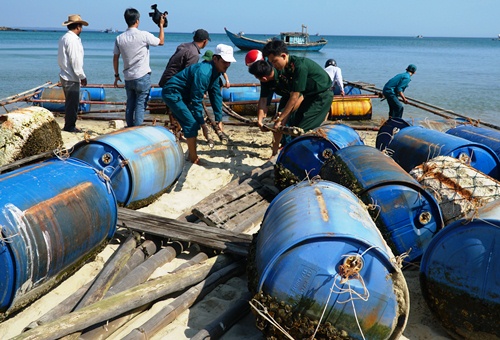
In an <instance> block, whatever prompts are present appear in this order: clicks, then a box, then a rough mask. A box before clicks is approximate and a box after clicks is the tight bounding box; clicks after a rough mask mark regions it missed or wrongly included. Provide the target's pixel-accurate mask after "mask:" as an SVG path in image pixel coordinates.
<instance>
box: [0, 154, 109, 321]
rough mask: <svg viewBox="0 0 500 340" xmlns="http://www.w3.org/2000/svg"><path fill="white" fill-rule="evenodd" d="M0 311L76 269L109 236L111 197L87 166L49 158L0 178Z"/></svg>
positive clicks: (20, 303) (9, 309) (17, 304)
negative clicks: (0, 237)
mask: <svg viewBox="0 0 500 340" xmlns="http://www.w3.org/2000/svg"><path fill="white" fill-rule="evenodd" d="M0 207H1V209H2V211H1V214H0V226H1V231H2V239H1V242H0V246H1V247H0V268H1V270H0V277H1V279H0V282H1V283H0V312H6V311H7V313H11V312H13V311H14V310H16V309H17V308H20V307H22V306H23V305H25V304H26V303H28V302H29V301H31V300H33V299H36V298H37V297H38V295H39V294H41V292H43V291H45V290H48V289H50V288H51V287H52V286H53V285H54V284H56V283H58V280H61V279H62V278H63V277H64V272H65V271H71V270H75V267H78V266H79V264H83V261H84V260H85V258H86V256H88V254H89V253H91V252H92V251H95V250H96V249H98V248H99V247H100V245H101V244H102V243H103V241H105V240H106V239H109V238H111V237H112V236H113V234H114V232H115V229H116V221H117V215H118V212H117V203H116V198H115V196H114V193H113V191H112V190H110V188H109V187H108V186H107V184H106V183H105V182H104V180H103V179H102V177H101V176H99V174H98V173H97V172H96V171H95V170H94V169H93V168H92V167H91V166H90V165H89V164H87V163H85V162H82V161H80V160H77V159H68V160H59V159H57V158H54V159H50V160H48V161H46V162H43V163H38V164H35V165H32V166H27V167H23V168H21V169H19V170H16V171H13V172H10V173H7V174H5V175H1V176H0Z"/></svg>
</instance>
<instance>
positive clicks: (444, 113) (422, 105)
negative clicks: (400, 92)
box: [346, 81, 500, 130]
mask: <svg viewBox="0 0 500 340" xmlns="http://www.w3.org/2000/svg"><path fill="white" fill-rule="evenodd" d="M346 83H347V84H348V85H351V86H354V87H357V88H360V89H362V90H365V91H368V92H372V93H376V94H377V95H378V96H379V97H382V96H383V94H382V90H381V89H379V88H376V87H375V86H373V85H372V84H368V85H365V84H362V83H361V84H360V83H356V82H349V81H346ZM405 97H406V99H407V100H408V104H409V105H411V106H414V107H416V108H419V109H421V110H424V111H427V112H430V113H433V114H435V115H437V116H440V117H443V118H447V119H454V117H458V118H462V119H464V120H466V121H469V122H471V123H472V124H479V123H480V122H479V120H477V119H472V118H470V117H467V116H465V115H462V114H460V113H456V112H454V111H452V110H447V109H444V108H441V107H439V106H435V105H432V104H429V103H426V102H424V101H421V100H417V99H414V98H411V97H408V96H405ZM450 115H451V116H450ZM481 124H483V125H484V126H488V127H490V128H493V129H496V130H500V126H498V125H494V124H490V123H484V122H481Z"/></svg>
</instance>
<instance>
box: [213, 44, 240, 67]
mask: <svg viewBox="0 0 500 340" xmlns="http://www.w3.org/2000/svg"><path fill="white" fill-rule="evenodd" d="M214 54H215V55H220V56H221V58H222V59H223V60H224V61H225V62H228V63H235V62H236V59H234V56H233V48H232V47H231V46H229V45H224V44H219V45H217V47H216V48H215V52H214Z"/></svg>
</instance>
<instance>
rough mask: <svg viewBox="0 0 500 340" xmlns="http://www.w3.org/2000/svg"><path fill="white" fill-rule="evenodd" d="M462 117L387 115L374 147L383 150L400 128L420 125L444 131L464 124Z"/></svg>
mask: <svg viewBox="0 0 500 340" xmlns="http://www.w3.org/2000/svg"><path fill="white" fill-rule="evenodd" d="M465 123H466V121H465V120H464V119H462V118H455V119H428V118H408V119H403V118H393V117H389V119H387V120H386V121H385V122H384V124H382V126H381V127H380V128H379V130H378V133H377V139H376V141H375V147H376V148H377V149H379V150H382V151H383V150H385V148H386V147H387V145H388V144H389V143H390V142H391V140H392V137H393V136H394V135H395V134H396V133H397V132H398V131H399V130H401V129H404V128H405V127H408V126H421V127H423V128H427V129H431V130H437V131H441V132H446V131H447V130H449V129H450V128H452V127H455V126H457V125H460V124H465Z"/></svg>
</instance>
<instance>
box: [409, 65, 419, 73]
mask: <svg viewBox="0 0 500 340" xmlns="http://www.w3.org/2000/svg"><path fill="white" fill-rule="evenodd" d="M406 71H408V72H411V73H415V72H416V71H417V67H416V66H415V65H413V64H410V65H408V67H407V68H406Z"/></svg>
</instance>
